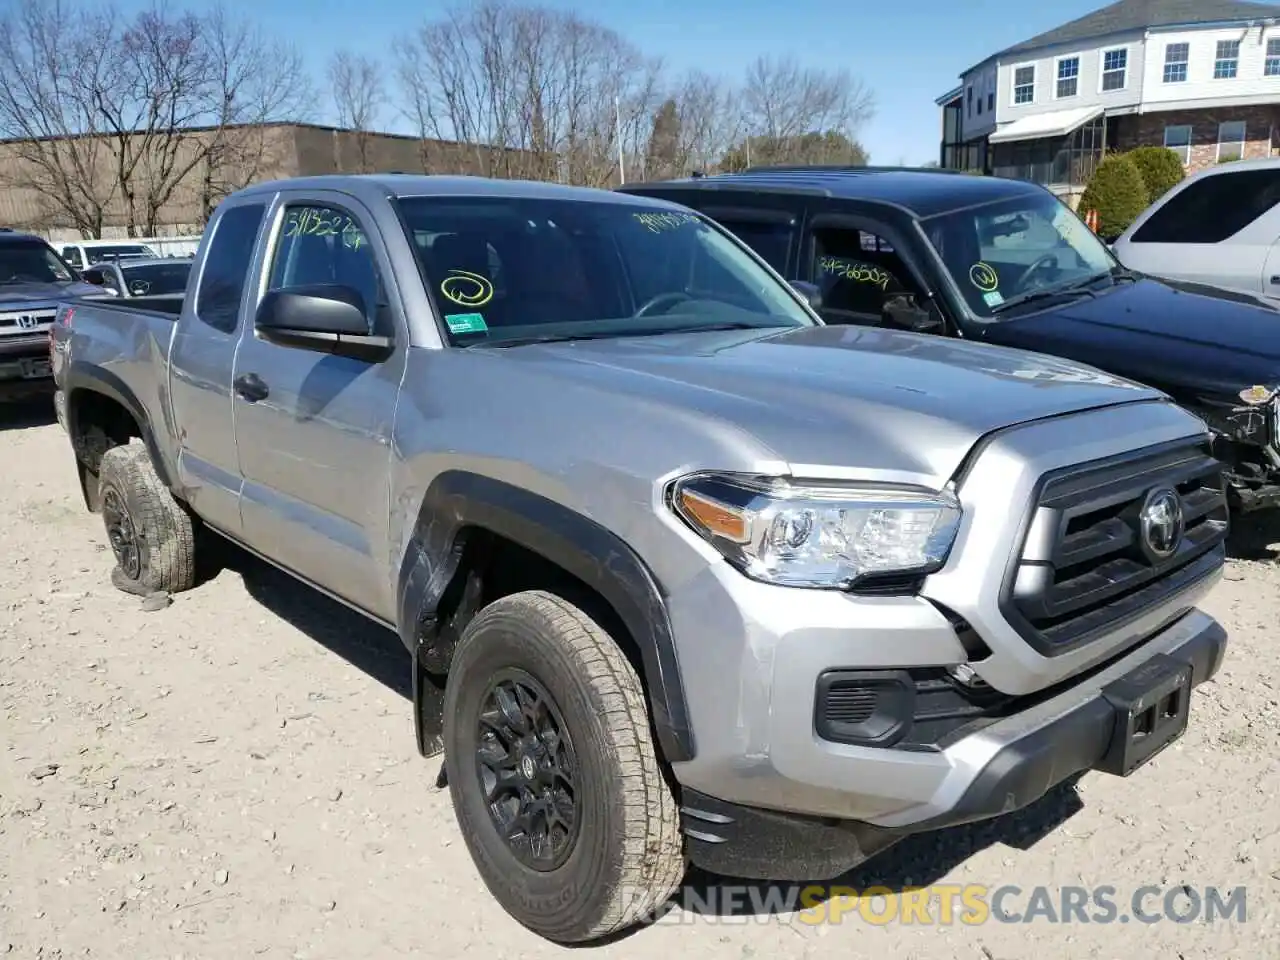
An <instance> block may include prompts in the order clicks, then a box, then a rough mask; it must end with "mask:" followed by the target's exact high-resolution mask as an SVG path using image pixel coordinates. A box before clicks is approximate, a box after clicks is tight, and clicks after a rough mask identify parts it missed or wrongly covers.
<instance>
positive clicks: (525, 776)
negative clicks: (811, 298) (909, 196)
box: [53, 175, 1227, 942]
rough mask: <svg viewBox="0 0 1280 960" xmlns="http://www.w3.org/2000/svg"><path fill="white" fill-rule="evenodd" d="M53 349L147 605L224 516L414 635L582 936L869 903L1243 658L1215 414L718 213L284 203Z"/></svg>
mask: <svg viewBox="0 0 1280 960" xmlns="http://www.w3.org/2000/svg"><path fill="white" fill-rule="evenodd" d="M53 357H54V372H55V377H56V379H57V382H58V386H59V389H60V390H61V391H62V393H63V394H64V402H63V403H62V404H61V405H60V407H59V409H60V410H61V411H62V420H63V423H64V425H65V427H66V429H67V431H68V432H69V434H70V439H71V448H72V450H73V452H74V455H75V458H74V462H75V466H76V469H77V470H78V472H79V478H80V483H81V486H82V489H83V492H84V497H85V502H86V505H87V506H88V507H89V508H90V509H92V510H94V511H98V512H100V513H101V515H102V518H103V521H104V524H105V528H106V534H107V537H108V539H109V541H110V544H111V548H112V551H113V555H114V558H115V563H116V567H115V570H114V572H113V580H114V582H115V583H116V585H117V586H119V587H120V588H121V589H124V590H126V591H129V592H131V593H136V594H149V593H151V592H155V591H165V592H169V593H174V592H177V591H182V590H186V589H189V588H191V587H193V586H194V585H195V583H196V559H197V557H198V555H199V553H200V551H201V550H203V549H204V547H203V546H202V543H203V541H204V538H206V537H208V536H210V535H211V534H217V535H219V536H221V537H223V538H227V539H229V540H231V541H233V542H235V543H237V544H240V545H242V546H244V547H245V548H247V549H248V550H250V551H252V552H254V553H256V554H258V555H260V556H261V557H263V558H265V559H266V560H268V561H270V562H272V563H274V564H276V565H278V566H279V567H281V568H283V569H284V570H286V571H288V572H289V573H291V574H292V575H294V576H295V577H296V578H297V579H298V580H300V581H302V582H303V583H304V584H308V585H310V586H312V587H314V588H316V589H318V590H321V591H323V592H324V593H326V594H328V595H330V596H331V597H334V598H336V599H338V600H340V601H341V602H343V603H345V604H348V605H349V606H351V607H353V608H355V609H356V610H358V611H360V612H362V613H363V614H365V615H366V616H368V617H370V618H371V619H372V620H374V621H376V622H377V623H380V624H383V625H385V626H386V627H387V628H388V629H391V630H394V631H396V632H397V633H398V634H399V636H400V639H401V640H402V641H403V643H404V645H405V647H406V648H407V649H408V650H409V651H410V653H411V654H412V658H411V669H412V677H413V680H412V685H413V706H414V717H415V729H416V734H417V743H418V747H419V749H420V751H421V752H422V753H423V754H424V755H426V756H434V755H436V754H440V753H443V758H444V763H443V769H442V774H443V778H442V779H443V780H444V781H447V785H448V789H449V790H450V792H451V797H452V801H453V805H454V809H455V812H456V815H457V818H458V821H459V825H460V827H461V832H462V835H463V837H464V838H465V841H466V843H467V846H468V848H469V851H470V853H471V855H472V857H473V858H474V860H475V863H476V865H477V867H478V869H479V872H480V874H481V876H482V877H483V879H484V881H485V883H486V884H487V886H488V888H489V889H490V891H491V892H492V893H493V895H494V896H495V897H496V898H497V900H498V901H500V902H501V904H502V905H503V906H504V907H505V909H506V910H508V911H509V912H510V913H511V914H512V915H513V916H514V917H516V918H517V919H518V920H519V921H520V922H522V923H524V924H525V925H526V926H528V927H529V928H531V929H532V930H535V931H537V932H538V933H540V934H541V935H543V936H545V937H547V938H550V939H552V940H555V941H559V942H581V941H589V940H594V939H597V938H600V937H602V936H605V935H607V934H609V933H611V932H614V931H616V930H619V929H621V928H624V927H627V926H629V925H632V924H634V923H636V922H638V921H642V920H643V919H644V918H645V917H647V916H649V915H650V914H651V913H652V912H653V911H654V910H655V909H657V908H658V907H659V906H661V904H662V903H663V902H664V901H665V900H666V899H667V898H668V897H669V896H670V895H671V894H672V892H673V891H674V890H675V889H676V888H677V886H678V884H679V883H680V882H681V878H682V876H683V875H684V872H685V869H686V865H687V863H689V862H690V861H692V862H693V863H695V864H698V865H700V866H702V867H704V868H707V869H709V870H713V871H717V872H720V873H723V874H730V875H736V876H745V877H772V878H780V879H786V878H795V879H800V878H820V877H823V876H826V877H833V876H835V875H837V874H839V873H840V872H842V871H844V870H846V869H848V868H849V867H851V866H853V865H855V864H857V863H859V862H860V861H862V860H865V859H866V858H867V857H869V856H872V855H873V854H875V853H877V852H878V851H881V850H883V849H885V848H887V847H889V846H890V845H891V844H892V843H893V842H894V841H895V840H897V839H899V838H901V837H904V836H907V835H910V834H912V833H916V832H918V831H921V830H930V829H934V828H937V827H943V826H947V825H951V824H958V823H964V822H967V821H972V820H978V819H982V818H988V817H994V816H997V815H1000V814H1003V813H1006V812H1008V811H1011V810H1015V809H1018V808H1020V807H1023V806H1025V805H1026V804H1029V803H1031V802H1032V801H1034V800H1036V799H1037V798H1038V797H1040V796H1042V795H1043V794H1045V792H1046V791H1048V790H1049V789H1050V788H1051V787H1053V786H1055V785H1056V784H1058V783H1060V782H1062V781H1063V780H1065V779H1067V778H1069V777H1071V776H1073V775H1075V774H1077V773H1079V772H1081V771H1087V770H1099V771H1104V772H1106V773H1110V774H1117V775H1127V774H1129V773H1131V772H1132V771H1134V770H1135V769H1136V768H1138V767H1140V766H1141V765H1142V764H1143V763H1145V762H1146V761H1148V760H1149V759H1151V758H1152V757H1153V756H1155V755H1156V754H1157V753H1158V752H1159V751H1160V750H1161V749H1162V748H1164V747H1165V746H1167V745H1168V744H1169V743H1171V742H1173V741H1174V740H1175V739H1176V738H1178V737H1179V735H1180V734H1181V733H1182V732H1183V730H1184V728H1185V726H1186V724H1187V721H1188V716H1189V709H1190V702H1189V701H1190V694H1191V690H1192V688H1193V687H1194V686H1195V685H1197V684H1200V683H1203V682H1204V681H1205V680H1207V679H1208V678H1209V677H1210V676H1212V675H1213V674H1214V672H1215V671H1216V670H1217V669H1218V666H1219V664H1220V662H1221V660H1222V657H1223V654H1224V650H1225V645H1226V635H1225V633H1224V631H1223V629H1222V628H1221V627H1220V626H1219V625H1218V624H1217V623H1216V622H1215V621H1214V620H1213V619H1212V618H1210V617H1209V616H1208V615H1206V614H1205V613H1203V612H1201V611H1200V610H1199V609H1197V603H1198V601H1199V600H1200V599H1201V598H1202V597H1204V595H1205V594H1206V592H1207V591H1208V590H1209V589H1210V588H1211V586H1212V585H1213V584H1214V583H1215V581H1216V580H1217V579H1218V578H1219V576H1220V574H1221V569H1222V565H1223V560H1224V549H1225V548H1224V545H1223V543H1224V537H1225V535H1226V530H1227V514H1226V504H1225V498H1224V493H1223V482H1222V472H1221V466H1220V464H1219V463H1218V462H1217V461H1216V460H1215V459H1214V458H1213V457H1211V456H1210V454H1209V443H1210V436H1209V433H1208V431H1207V429H1206V427H1205V425H1204V423H1203V422H1202V421H1201V420H1199V419H1197V418H1196V417H1194V416H1192V415H1191V414H1189V413H1187V412H1185V411H1184V410H1182V409H1181V408H1179V407H1178V406H1176V405H1175V404H1174V403H1172V402H1171V401H1170V400H1169V399H1168V398H1167V397H1165V396H1164V395H1162V394H1160V393H1159V392H1157V391H1155V390H1152V389H1150V388H1147V387H1143V386H1138V385H1135V384H1133V383H1131V382H1129V381H1126V380H1121V379H1117V378H1115V377H1111V376H1108V375H1105V374H1102V373H1099V372H1098V371H1095V370H1090V369H1088V368H1085V367H1081V366H1079V365H1077V364H1074V363H1071V362H1069V361H1063V360H1056V359H1052V358H1048V357H1043V356H1038V355H1035V354H1030V353H1024V352H1021V351H1017V350H1009V349H1003V348H998V347H990V346H983V345H975V344H968V343H963V342H954V341H946V340H942V339H939V338H934V337H927V336H921V335H918V334H913V333H906V332H901V331H889V330H875V329H862V328H857V327H847V326H845V327H841V326H826V325H824V324H823V323H822V321H821V320H820V319H819V317H818V316H817V315H816V314H815V313H814V312H813V311H812V310H811V309H810V307H809V306H808V303H807V301H806V300H805V295H804V293H803V292H802V291H801V290H797V289H796V288H793V287H792V286H789V285H788V284H787V283H785V282H784V281H783V280H782V279H781V278H780V277H779V276H778V275H777V274H776V273H774V272H773V271H772V270H771V269H770V268H769V267H768V266H767V265H766V264H765V263H764V261H763V260H761V259H760V258H758V257H757V256H756V255H755V254H753V253H752V252H751V251H750V249H749V248H748V247H746V246H745V245H744V244H742V242H741V241H739V240H737V239H735V238H734V237H733V236H732V235H731V234H729V233H728V232H727V231H725V230H724V229H723V228H722V227H720V226H718V225H716V224H714V223H713V222H711V221H710V220H708V219H706V218H704V217H701V216H699V215H696V214H694V213H692V212H691V211H690V210H688V209H687V208H684V207H681V206H678V205H675V204H671V203H665V202H662V201H659V200H653V199H648V198H642V197H631V196H623V195H619V194H614V193H608V192H601V191H593V190H586V189H578V188H570V187H564V186H557V185H550V184H531V183H512V182H504V181H500V180H488V179H479V178H475V179H473V178H449V177H414V176H393V175H386V176H368V177H345V176H343V177H327V178H302V179H294V180H284V181H279V182H273V183H264V184H259V185H255V186H252V187H249V188H247V189H245V190H242V191H240V192H238V193H235V194H233V195H232V196H230V197H229V198H228V199H226V200H225V201H224V202H223V203H222V204H221V205H220V207H219V208H218V210H217V212H216V214H215V216H214V218H213V220H212V222H211V224H210V226H209V229H208V230H207V232H206V233H205V235H204V238H203V239H202V241H201V246H200V250H199V252H198V254H197V256H196V260H195V264H194V266H193V268H192V271H191V281H190V283H189V285H188V287H187V290H186V293H185V295H183V296H176V297H175V296H169V297H165V296H155V297H148V296H143V297H137V298H132V299H129V300H124V301H111V300H103V299H98V300H89V299H80V300H73V301H69V302H67V303H65V304H63V305H62V306H61V307H60V312H59V319H58V321H57V323H56V324H55V328H54V337H53Z"/></svg>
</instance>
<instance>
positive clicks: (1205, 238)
mask: <svg viewBox="0 0 1280 960" xmlns="http://www.w3.org/2000/svg"><path fill="white" fill-rule="evenodd" d="M1277 203H1280V170H1241V171H1239V172H1233V173H1219V174H1215V175H1213V176H1209V177H1205V178H1203V179H1202V180H1197V181H1196V182H1194V183H1191V184H1188V185H1187V186H1186V187H1185V188H1184V189H1183V190H1181V191H1179V192H1178V193H1176V194H1175V195H1174V196H1172V197H1171V198H1170V199H1169V201H1168V202H1167V203H1165V204H1164V205H1163V206H1161V207H1159V208H1158V209H1157V210H1155V211H1154V212H1153V213H1152V214H1151V217H1150V218H1149V219H1148V220H1147V222H1146V223H1144V224H1143V225H1142V226H1140V227H1139V228H1138V229H1137V230H1135V231H1134V234H1133V237H1132V238H1131V241H1130V242H1132V243H1221V242H1222V241H1223V240H1226V239H1227V238H1228V237H1232V236H1234V235H1235V234H1237V233H1239V232H1240V231H1241V230H1243V229H1244V228H1245V227H1247V226H1249V224H1251V223H1253V222H1254V221H1255V220H1257V219H1258V218H1259V217H1260V216H1262V215H1263V214H1264V213H1266V212H1267V211H1268V210H1270V209H1271V208H1272V207H1274V206H1275V205H1276V204H1277Z"/></svg>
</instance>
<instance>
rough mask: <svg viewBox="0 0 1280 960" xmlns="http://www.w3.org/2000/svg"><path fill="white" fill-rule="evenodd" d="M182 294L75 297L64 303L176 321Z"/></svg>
mask: <svg viewBox="0 0 1280 960" xmlns="http://www.w3.org/2000/svg"><path fill="white" fill-rule="evenodd" d="M183 298H184V294H181V293H164V294H156V295H155V296H150V297H77V298H75V299H73V300H67V301H65V302H66V303H69V304H75V305H76V306H77V307H79V306H83V305H85V304H91V305H92V306H93V309H94V310H100V311H102V312H104V313H146V314H150V315H153V316H162V317H167V318H168V319H170V320H177V319H178V315H179V314H180V313H182V301H183Z"/></svg>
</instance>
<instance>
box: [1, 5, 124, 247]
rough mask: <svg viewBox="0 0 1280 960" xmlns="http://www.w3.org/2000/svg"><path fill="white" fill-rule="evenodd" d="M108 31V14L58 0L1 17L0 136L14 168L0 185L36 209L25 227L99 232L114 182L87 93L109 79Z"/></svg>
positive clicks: (19, 8)
mask: <svg viewBox="0 0 1280 960" xmlns="http://www.w3.org/2000/svg"><path fill="white" fill-rule="evenodd" d="M113 36H114V34H113V30H112V18H111V17H110V16H108V15H105V14H89V15H85V14H81V13H79V12H78V11H74V10H71V9H68V7H67V5H66V4H65V3H63V2H62V0H21V2H18V3H16V4H14V5H13V6H12V7H11V8H10V9H9V10H8V11H7V12H6V13H5V14H4V15H3V17H0V59H3V61H4V63H5V64H6V77H5V82H4V83H3V84H0V137H3V138H5V139H7V140H9V141H10V142H9V143H8V144H5V145H4V147H3V152H4V153H6V154H7V155H8V156H7V157H6V159H8V160H9V161H11V162H10V163H8V164H6V166H7V167H9V168H10V169H13V170H15V172H14V173H12V174H9V175H7V176H6V177H5V178H4V184H3V185H4V186H5V187H8V188H9V189H11V190H14V191H16V192H19V193H21V194H26V195H28V196H30V197H31V198H32V199H33V200H34V202H35V203H36V204H37V205H38V206H39V208H40V209H38V210H37V211H35V212H34V213H33V215H32V217H31V221H32V222H29V223H24V224H22V225H23V226H26V227H28V228H37V227H46V226H51V225H54V224H66V225H68V226H70V227H72V228H74V229H76V230H78V231H79V232H80V234H81V236H83V237H86V238H90V237H98V236H101V235H102V229H103V225H104V224H105V222H106V218H107V211H108V207H109V206H110V204H111V202H112V199H113V196H114V181H112V180H111V179H110V178H104V177H103V176H101V171H102V170H103V169H104V167H105V166H106V163H107V159H108V157H109V154H110V151H109V149H108V147H107V145H106V144H105V143H104V142H103V140H102V139H101V138H100V137H98V136H97V134H99V133H100V132H101V131H102V128H101V127H100V125H99V123H100V117H99V115H98V111H97V110H96V108H95V106H94V104H93V101H92V96H91V95H92V91H94V90H98V89H101V87H102V86H103V85H104V84H106V83H107V81H108V78H109V76H110V70H111V50H112V46H111V40H112V38H113Z"/></svg>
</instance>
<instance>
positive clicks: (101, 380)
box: [62, 363, 173, 511]
mask: <svg viewBox="0 0 1280 960" xmlns="http://www.w3.org/2000/svg"><path fill="white" fill-rule="evenodd" d="M62 389H63V391H64V393H65V395H66V419H67V434H68V436H70V438H71V444H72V448H73V449H74V450H75V453H76V467H77V473H78V475H79V479H80V493H81V496H82V497H83V498H84V503H85V506H86V507H87V508H88V509H89V510H92V511H96V510H97V509H98V502H97V484H96V479H97V473H98V464H99V462H100V461H101V456H102V454H103V453H105V452H106V450H107V449H109V448H110V447H112V446H119V445H121V444H125V443H128V442H129V440H130V439H132V438H134V437H137V438H138V439H140V440H141V441H142V442H143V444H144V445H145V446H146V448H147V453H148V455H149V456H150V457H151V462H152V465H153V466H154V467H155V470H156V474H157V475H158V476H159V477H160V481H161V483H163V484H164V485H165V486H166V487H168V488H169V489H170V490H172V489H173V483H172V475H171V473H170V471H169V464H168V462H167V461H166V460H165V458H164V456H163V455H162V453H161V449H160V445H159V443H158V442H157V441H156V437H155V433H154V431H153V430H152V428H151V423H150V420H149V419H148V417H147V414H146V408H145V407H144V406H143V405H142V403H141V401H140V400H139V399H138V397H137V395H136V394H135V393H134V392H133V390H131V389H130V388H129V386H128V385H127V384H126V383H125V382H124V381H123V380H121V379H120V377H118V376H116V375H115V374H114V373H112V372H111V371H109V370H104V369H103V368H101V367H97V366H88V365H84V364H75V363H73V364H72V365H71V367H70V368H69V369H68V371H67V376H66V380H65V383H64V385H63V388H62ZM94 428H97V429H98V430H100V431H101V434H102V436H103V437H104V438H105V443H101V444H100V445H97V444H90V442H89V437H90V434H91V432H92V431H93V430H94Z"/></svg>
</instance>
